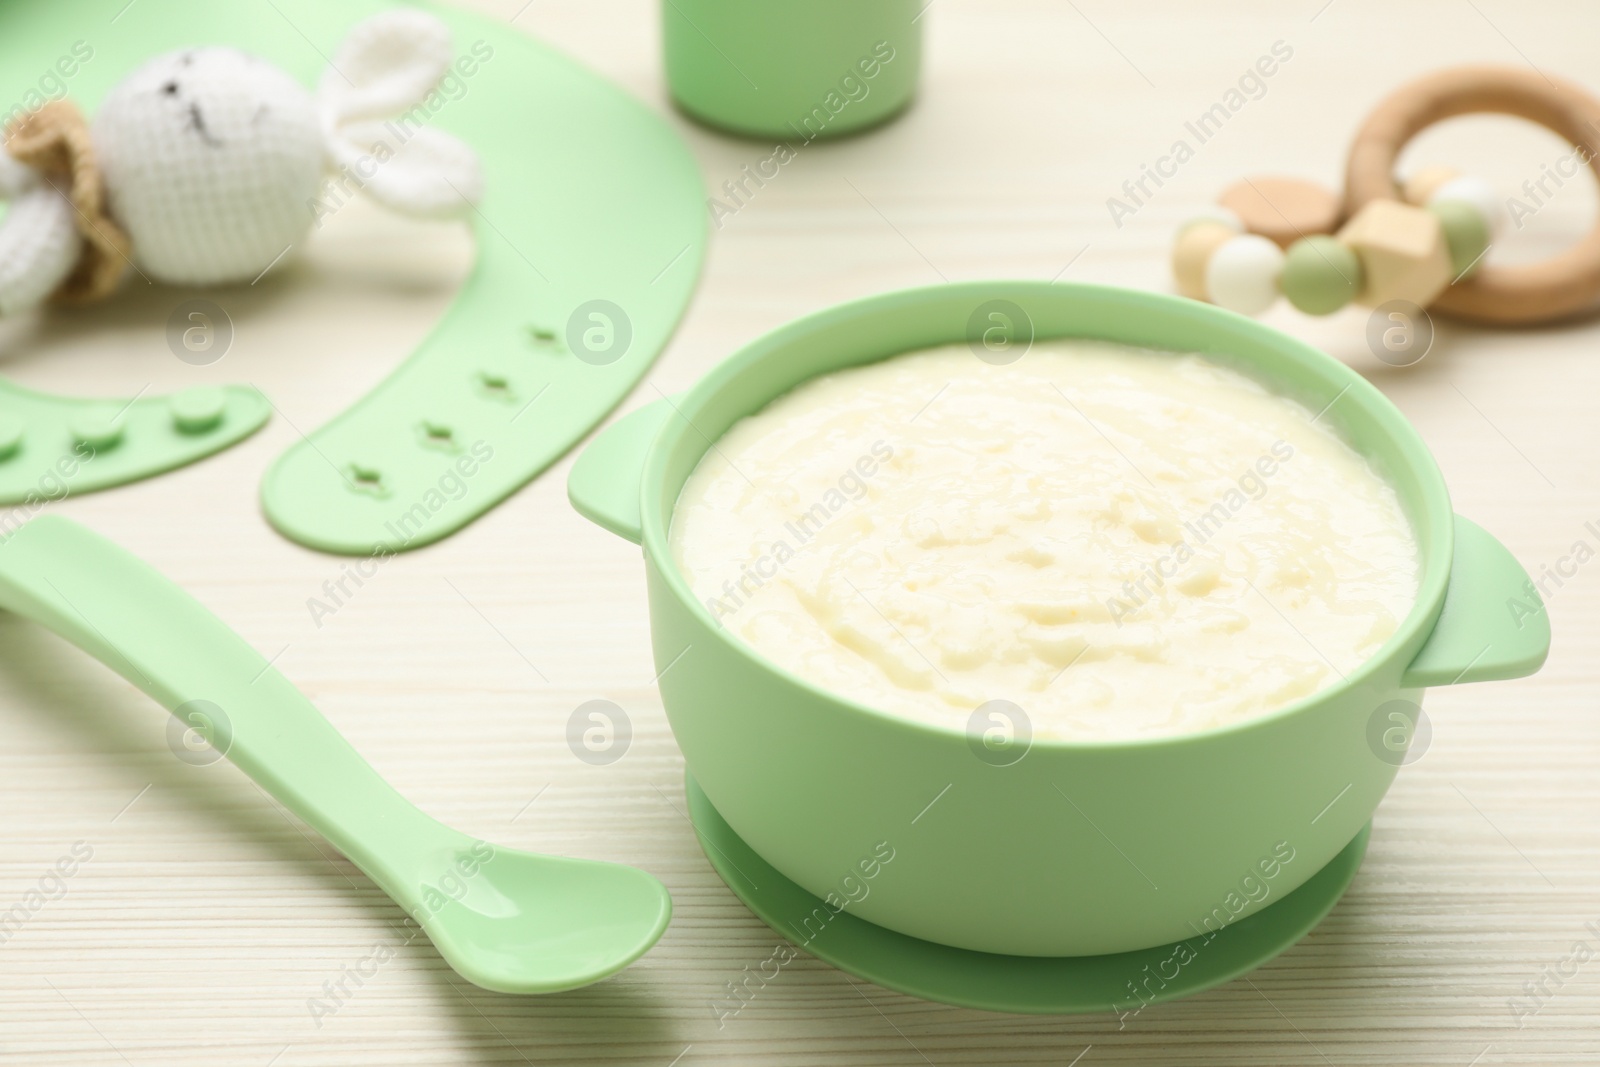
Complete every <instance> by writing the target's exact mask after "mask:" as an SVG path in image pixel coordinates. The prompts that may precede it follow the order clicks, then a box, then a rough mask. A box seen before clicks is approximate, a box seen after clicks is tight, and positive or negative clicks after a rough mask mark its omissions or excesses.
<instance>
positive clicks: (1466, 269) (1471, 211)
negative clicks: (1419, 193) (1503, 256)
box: [1428, 200, 1489, 281]
mask: <svg viewBox="0 0 1600 1067" xmlns="http://www.w3.org/2000/svg"><path fill="white" fill-rule="evenodd" d="M1428 211H1429V212H1431V213H1432V214H1433V217H1434V218H1436V219H1438V220H1439V226H1440V227H1441V228H1442V229H1443V230H1444V240H1445V243H1446V244H1448V245H1449V246H1450V269H1451V271H1452V272H1453V273H1454V274H1455V280H1457V281H1459V280H1460V279H1461V278H1463V277H1466V276H1467V275H1468V274H1470V273H1471V272H1472V271H1475V270H1477V269H1478V266H1479V264H1480V263H1481V262H1482V260H1483V254H1484V252H1486V251H1488V249H1489V223H1488V222H1487V221H1486V220H1485V219H1484V217H1483V212H1481V211H1479V210H1478V209H1477V208H1476V207H1474V206H1473V205H1472V204H1469V203H1467V202H1466V201H1465V200H1435V201H1434V202H1433V203H1431V204H1429V205H1428Z"/></svg>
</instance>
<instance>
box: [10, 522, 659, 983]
mask: <svg viewBox="0 0 1600 1067" xmlns="http://www.w3.org/2000/svg"><path fill="white" fill-rule="evenodd" d="M0 607H3V608H6V609H9V610H11V611H14V612H16V613H17V614H19V615H23V616H26V617H27V618H30V619H32V620H34V621H35V622H38V623H40V624H41V625H43V626H45V627H47V628H49V629H51V630H53V631H55V632H56V633H58V634H60V635H61V636H62V637H64V638H66V639H67V640H68V641H71V642H72V643H73V644H75V645H77V646H78V647H79V648H81V649H83V650H84V651H86V652H88V653H89V654H90V655H92V656H94V657H95V658H96V659H99V660H100V661H101V662H103V663H105V664H106V665H107V666H109V667H111V668H112V669H113V670H115V671H116V672H117V673H118V674H121V675H122V676H123V677H124V678H126V679H128V680H129V681H130V682H132V683H133V684H134V685H136V686H138V687H139V688H140V689H142V690H144V691H145V692H146V693H148V694H149V695H150V696H152V697H154V698H155V699H156V700H158V701H160V702H161V704H162V705H163V706H165V707H166V708H168V709H169V710H171V711H172V712H173V713H174V714H175V715H177V716H178V717H179V719H180V720H182V721H184V722H185V723H187V724H188V726H189V728H190V729H192V730H194V731H196V732H198V733H199V734H200V735H201V736H203V737H204V738H205V740H206V741H207V742H209V743H210V744H211V745H212V746H214V747H215V749H217V750H218V751H221V752H223V753H224V754H225V755H226V756H227V757H228V758H229V759H231V760H232V761H233V762H234V763H235V764H237V765H238V766H239V768H240V769H241V770H243V771H244V772H245V773H246V774H248V775H249V776H250V777H251V778H253V779H255V780H256V782H257V783H259V784H260V786H261V787H262V788H263V789H265V790H266V791H267V792H268V793H270V794H272V795H273V796H274V797H276V798H277V799H278V800H279V801H280V802H281V803H282V804H283V805H284V806H285V807H286V808H288V809H289V810H290V811H292V812H294V813H295V814H296V815H298V816H300V818H302V819H304V820H305V821H306V823H308V824H309V825H310V826H312V827H313V828H314V829H316V830H317V831H318V832H319V833H321V834H322V835H323V836H324V837H326V838H327V839H328V840H329V841H331V842H333V844H334V845H336V846H337V847H338V848H339V850H340V851H342V852H343V853H344V854H345V855H346V856H348V857H350V860H351V861H352V862H353V863H355V865H356V866H358V867H360V868H361V870H362V871H364V872H366V874H367V876H368V877H369V878H371V879H372V880H373V881H374V882H376V883H377V884H378V886H379V888H381V889H382V890H383V891H384V892H385V893H387V894H389V896H390V897H392V898H394V901H395V903H397V904H399V905H400V906H401V907H402V908H404V909H405V910H406V912H407V913H408V914H409V915H410V916H411V918H412V919H413V920H415V921H416V923H417V924H418V925H420V926H421V927H422V929H424V930H425V931H427V934H428V936H429V937H431V938H432V939H433V943H434V944H435V945H436V946H437V947H438V949H439V953H440V955H442V956H443V957H444V958H445V960H446V961H447V962H448V963H449V964H450V965H451V966H452V967H454V968H455V969H456V970H457V971H459V972H460V973H461V974H462V975H463V976H464V977H465V978H467V979H468V980H470V981H472V982H474V983H476V984H477V985H480V986H483V987H484V988H486V989H493V990H497V991H499V992H503V993H553V992H557V991H559V990H563V989H575V988H577V987H579V986H585V985H588V984H590V983H592V982H597V981H599V980H600V979H602V978H605V977H608V976H609V975H612V974H615V973H616V972H617V971H619V970H621V969H622V968H624V967H626V966H627V965H628V964H630V963H632V962H633V961H634V960H636V959H638V958H639V957H640V956H641V955H643V954H644V952H645V951H646V950H647V949H649V948H650V946H651V945H653V944H655V942H656V940H657V939H658V938H659V937H660V936H661V933H662V931H663V930H665V929H666V926H667V920H668V918H669V917H670V916H671V914H672V900H671V898H670V897H669V896H668V895H667V890H666V888H665V887H664V886H663V885H662V884H661V883H660V882H658V881H656V880H655V879H654V878H652V877H651V876H650V875H648V874H646V873H644V872H643V871H639V870H635V869H634V868H632V867H624V866H621V865H619V864H613V863H601V862H596V861H591V860H576V859H563V858H559V857H554V856H539V855H534V854H532V853H528V852H518V851H513V850H511V849H506V848H499V847H496V846H494V845H490V844H488V843H486V842H484V841H479V840H476V839H474V838H471V837H468V836H467V835H465V834H462V833H459V832H457V831H455V830H452V829H450V828H449V827H448V826H445V825H444V824H442V823H440V822H438V821H436V820H435V819H432V818H430V817H429V816H427V815H425V814H423V813H422V812H421V811H419V810H418V809H417V808H416V807H414V806H413V805H412V804H411V803H410V802H408V801H407V800H406V799H405V798H404V797H402V796H401V795H400V794H399V793H397V792H395V791H394V789H393V788H391V787H390V785H389V783H388V782H386V781H384V780H383V778H382V777H381V776H380V775H379V774H378V772H377V771H375V770H373V769H372V767H371V765H369V764H368V763H367V762H366V761H365V760H363V759H362V758H361V756H360V755H359V754H358V753H357V752H356V751H355V749H353V748H352V747H350V744H349V742H347V741H346V740H345V739H344V738H343V737H342V736H341V735H340V734H339V732H338V731H337V730H335V729H334V728H333V725H332V724H331V723H329V722H328V720H327V719H325V718H323V717H322V715H321V713H320V712H318V711H317V709H316V708H314V707H313V706H312V705H311V703H310V701H308V700H306V698H305V697H304V696H302V695H301V694H300V691H299V690H297V689H295V687H294V686H293V685H292V684H290V682H289V681H288V679H286V678H284V677H283V675H281V674H279V673H278V672H277V671H276V670H275V669H273V667H272V665H271V664H269V663H268V662H267V661H266V660H264V659H263V658H262V657H261V656H260V655H259V654H258V653H257V652H256V651H255V650H254V649H252V648H251V647H250V646H249V645H247V644H246V643H245V642H244V640H243V639H241V638H240V637H239V636H238V635H237V634H235V633H234V632H233V631H232V630H230V629H228V627H227V626H226V625H225V624H224V623H223V622H221V620H219V619H217V618H216V616H214V615H212V614H211V613H210V612H208V611H207V610H206V609H205V608H204V607H202V606H201V605H200V604H199V603H198V602H197V601H195V600H194V599H193V598H192V597H190V596H189V594H187V593H185V592H184V591H183V590H181V589H179V588H178V587H177V586H176V585H173V584H172V583H171V582H169V581H168V580H167V579H166V578H164V577H163V576H162V575H161V574H160V573H159V572H157V571H156V570H155V569H154V568H152V567H150V566H149V565H148V564H146V563H144V562H143V561H141V560H139V559H136V558H135V557H134V556H132V555H130V554H129V553H127V552H125V551H124V550H123V549H121V548H119V547H118V546H117V545H115V544H112V543H111V542H110V541H108V540H106V539H105V538H103V537H101V536H99V535H98V534H95V533H93V532H92V531H90V530H88V529H86V528H84V527H82V526H79V525H78V524H77V523H74V522H71V521H69V520H67V519H63V518H60V517H57V516H49V515H47V516H43V517H41V518H38V519H35V520H33V521H32V522H30V523H28V524H27V525H25V526H23V527H21V528H20V529H18V530H17V532H16V533H14V534H12V535H11V536H10V537H9V538H7V539H5V541H3V542H0Z"/></svg>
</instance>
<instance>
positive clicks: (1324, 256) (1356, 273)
mask: <svg viewBox="0 0 1600 1067" xmlns="http://www.w3.org/2000/svg"><path fill="white" fill-rule="evenodd" d="M1361 284H1362V271H1361V260H1360V259H1358V258H1356V254H1355V253H1354V252H1352V251H1351V250H1350V249H1349V248H1347V247H1345V246H1344V245H1342V244H1340V243H1339V242H1338V241H1337V240H1335V239H1334V238H1332V237H1323V236H1317V237H1302V238H1300V240H1298V241H1296V242H1295V243H1294V244H1292V245H1290V246H1289V253H1288V255H1286V256H1285V257H1284V260H1283V274H1282V276H1280V277H1279V279H1278V287H1279V288H1280V289H1282V290H1283V295H1284V296H1286V297H1288V299H1289V303H1291V304H1293V305H1294V306H1295V307H1297V308H1299V309H1300V310H1301V311H1304V312H1305V313H1306V314H1307V315H1331V314H1332V313H1333V312H1335V311H1338V310H1339V309H1340V308H1342V307H1344V306H1345V305H1346V304H1348V303H1350V301H1352V300H1354V299H1355V298H1356V294H1357V293H1359V292H1360V291H1361Z"/></svg>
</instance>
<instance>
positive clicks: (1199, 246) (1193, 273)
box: [1172, 220, 1239, 300]
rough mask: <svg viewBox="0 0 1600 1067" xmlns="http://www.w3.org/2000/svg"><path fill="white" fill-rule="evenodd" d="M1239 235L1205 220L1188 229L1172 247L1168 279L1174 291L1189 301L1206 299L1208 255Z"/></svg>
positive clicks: (1229, 227) (1228, 228) (1225, 226)
mask: <svg viewBox="0 0 1600 1067" xmlns="http://www.w3.org/2000/svg"><path fill="white" fill-rule="evenodd" d="M1238 235H1239V232H1238V231H1237V230H1235V229H1233V227H1231V226H1227V225H1224V224H1223V223H1220V222H1212V221H1210V220H1206V221H1203V222H1197V223H1195V224H1194V225H1193V226H1188V227H1185V228H1184V229H1183V231H1182V232H1181V233H1179V234H1178V240H1177V241H1176V242H1175V243H1174V244H1173V246H1172V277H1173V279H1174V280H1175V281H1176V282H1177V283H1178V292H1180V293H1182V294H1183V295H1184V296H1187V297H1189V298H1190V299H1191V300H1204V299H1205V298H1206V264H1207V263H1208V262H1210V260H1211V254H1212V253H1213V252H1215V251H1216V250H1217V249H1219V248H1221V247H1222V245H1223V244H1224V243H1225V242H1226V241H1227V240H1228V239H1229V238H1230V237H1237V236H1238Z"/></svg>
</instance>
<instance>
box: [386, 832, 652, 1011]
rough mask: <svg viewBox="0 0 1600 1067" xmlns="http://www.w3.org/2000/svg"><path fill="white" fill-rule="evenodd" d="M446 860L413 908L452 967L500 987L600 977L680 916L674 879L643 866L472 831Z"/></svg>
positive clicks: (566, 985) (544, 988) (545, 986)
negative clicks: (473, 836)
mask: <svg viewBox="0 0 1600 1067" xmlns="http://www.w3.org/2000/svg"><path fill="white" fill-rule="evenodd" d="M449 832H450V833H452V834H454V833H455V832H454V831H449ZM456 836H457V837H461V835H456ZM436 858H437V859H438V860H439V861H440V862H439V870H440V871H441V875H440V876H439V878H438V879H437V880H436V881H434V882H428V881H423V882H422V883H420V885H419V887H418V891H417V904H416V905H415V906H414V907H411V908H409V909H408V911H409V912H410V914H411V916H412V918H414V919H417V920H418V922H419V925H421V926H422V928H423V929H424V930H426V931H427V933H428V936H429V938H431V939H432V940H433V944H434V947H436V948H437V949H438V950H439V954H440V955H441V956H443V957H444V958H445V961H446V962H448V963H449V964H450V966H451V967H453V968H455V969H456V971H458V972H459V973H460V974H461V975H463V976H464V977H466V978H467V979H468V980H469V981H471V982H472V983H473V984H474V985H479V986H482V987H483V988H485V989H492V990H495V991H496V992H499V993H557V992H560V991H562V990H565V989H577V988H579V987H581V986H586V985H589V984H591V983H593V982H598V981H599V980H600V979H602V978H605V977H607V976H609V975H612V974H615V973H616V972H618V971H620V970H622V969H623V968H624V967H626V966H628V965H629V964H630V963H632V962H633V961H634V960H636V959H638V958H639V957H640V956H642V955H644V953H645V951H646V950H648V949H649V948H650V946H651V945H653V944H655V943H656V940H657V939H658V938H660V937H661V934H662V932H663V931H664V930H666V928H667V922H668V920H669V919H670V918H671V916H672V899H671V897H669V896H668V895H667V891H666V889H665V887H663V886H662V885H661V883H660V882H658V881H656V880H655V879H654V878H652V877H651V876H650V875H648V874H646V873H644V872H643V871H641V870H637V869H635V868H633V867H625V866H622V865H620V864H615V863H601V862H597V861H594V860H580V859H564V858H561V857H557V856H541V855H537V854H535V853H531V852H521V851H518V850H516V849H509V848H500V847H498V846H494V845H488V844H486V843H485V842H482V841H471V840H470V839H466V838H462V840H461V841H460V842H458V844H457V847H456V848H455V849H453V850H450V851H448V852H442V853H439V854H437V855H436ZM469 872H470V873H469ZM397 899H398V898H397Z"/></svg>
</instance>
